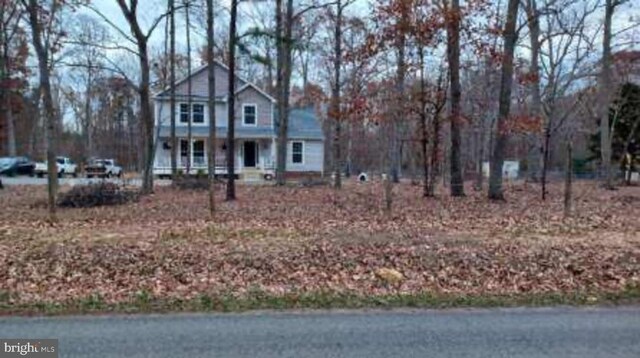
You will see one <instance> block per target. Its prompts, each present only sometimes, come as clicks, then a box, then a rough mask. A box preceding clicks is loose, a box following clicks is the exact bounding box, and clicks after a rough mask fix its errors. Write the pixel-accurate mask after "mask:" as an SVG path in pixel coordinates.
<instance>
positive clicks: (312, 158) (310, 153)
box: [287, 140, 324, 172]
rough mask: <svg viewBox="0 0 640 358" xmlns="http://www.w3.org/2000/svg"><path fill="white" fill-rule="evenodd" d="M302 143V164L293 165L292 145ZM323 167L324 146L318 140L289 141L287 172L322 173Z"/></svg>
mask: <svg viewBox="0 0 640 358" xmlns="http://www.w3.org/2000/svg"><path fill="white" fill-rule="evenodd" d="M293 142H303V143H304V144H303V152H302V154H303V163H302V164H300V163H294V162H293V155H292V143H293ZM323 165H324V145H323V143H322V141H319V140H291V141H289V144H288V147H287V171H292V172H322V171H323Z"/></svg>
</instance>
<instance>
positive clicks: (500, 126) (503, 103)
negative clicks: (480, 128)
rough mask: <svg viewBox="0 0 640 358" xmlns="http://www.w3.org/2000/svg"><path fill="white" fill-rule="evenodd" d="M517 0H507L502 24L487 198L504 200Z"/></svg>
mask: <svg viewBox="0 0 640 358" xmlns="http://www.w3.org/2000/svg"><path fill="white" fill-rule="evenodd" d="M518 6H519V0H509V3H508V5H507V22H506V23H505V26H504V32H503V37H504V51H503V57H502V76H501V80H500V97H499V107H498V120H497V128H496V131H497V132H496V143H495V147H494V148H493V155H492V157H491V165H490V174H489V199H492V200H504V193H503V191H502V165H503V163H504V152H505V150H506V146H507V139H508V136H507V135H508V133H507V130H506V129H507V122H508V120H509V111H510V109H511V85H512V83H513V53H514V51H515V47H516V40H517V37H518V36H517V32H516V20H517V18H518Z"/></svg>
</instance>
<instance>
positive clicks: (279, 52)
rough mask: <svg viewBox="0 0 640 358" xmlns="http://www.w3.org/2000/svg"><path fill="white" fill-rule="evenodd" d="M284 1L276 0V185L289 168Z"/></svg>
mask: <svg viewBox="0 0 640 358" xmlns="http://www.w3.org/2000/svg"><path fill="white" fill-rule="evenodd" d="M282 1H283V0H276V100H277V104H276V105H277V107H278V143H277V150H276V155H277V158H276V184H277V185H284V184H285V182H286V178H285V175H286V168H287V142H288V141H287V126H288V119H289V118H288V115H287V113H286V111H285V105H284V101H285V98H284V97H285V96H284V93H285V91H284V86H285V83H284V82H285V81H284V77H285V74H284V72H285V68H284V66H285V64H284V62H285V41H286V40H285V38H284V29H283V27H284V19H283V17H282V16H283V14H282V11H283V9H282Z"/></svg>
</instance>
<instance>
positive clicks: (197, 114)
mask: <svg viewBox="0 0 640 358" xmlns="http://www.w3.org/2000/svg"><path fill="white" fill-rule="evenodd" d="M192 116H193V117H192V120H193V123H204V105H202V104H194V105H193V114H192Z"/></svg>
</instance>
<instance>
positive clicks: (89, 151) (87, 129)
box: [82, 61, 93, 159]
mask: <svg viewBox="0 0 640 358" xmlns="http://www.w3.org/2000/svg"><path fill="white" fill-rule="evenodd" d="M88 67H89V68H88V70H87V84H86V87H87V93H86V94H85V95H86V98H85V102H84V125H83V128H82V134H83V136H84V157H85V159H86V158H91V156H92V155H93V145H92V141H91V114H92V113H91V92H92V88H91V86H92V82H93V79H92V75H93V73H92V68H91V67H92V62H91V61H89V66H88Z"/></svg>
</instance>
